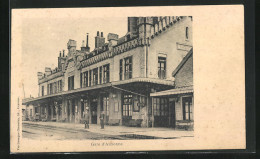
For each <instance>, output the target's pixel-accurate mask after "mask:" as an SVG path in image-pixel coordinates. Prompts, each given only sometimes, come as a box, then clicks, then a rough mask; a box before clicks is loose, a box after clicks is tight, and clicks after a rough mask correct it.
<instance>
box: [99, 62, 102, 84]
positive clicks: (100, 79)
mask: <svg viewBox="0 0 260 159" xmlns="http://www.w3.org/2000/svg"><path fill="white" fill-rule="evenodd" d="M99 84H102V66H100V67H99Z"/></svg>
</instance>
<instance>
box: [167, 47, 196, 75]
mask: <svg viewBox="0 0 260 159" xmlns="http://www.w3.org/2000/svg"><path fill="white" fill-rule="evenodd" d="M192 54H193V48H191V49H190V51H189V52H188V53H187V55H186V56H185V57H184V58H183V59H182V61H181V62H180V64H179V65H178V66H177V67H176V69H175V70H174V71H173V72H172V76H173V77H174V76H175V75H176V74H177V73H178V72H179V70H180V69H181V68H182V66H183V65H184V64H185V63H186V62H187V61H188V59H189V58H190V57H191V55H192Z"/></svg>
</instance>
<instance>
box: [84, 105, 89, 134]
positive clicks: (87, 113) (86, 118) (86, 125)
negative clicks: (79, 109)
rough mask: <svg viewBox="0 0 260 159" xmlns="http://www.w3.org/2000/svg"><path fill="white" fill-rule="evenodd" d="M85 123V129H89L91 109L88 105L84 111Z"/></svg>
mask: <svg viewBox="0 0 260 159" xmlns="http://www.w3.org/2000/svg"><path fill="white" fill-rule="evenodd" d="M84 124H85V129H89V111H88V107H86V110H85V111H84Z"/></svg>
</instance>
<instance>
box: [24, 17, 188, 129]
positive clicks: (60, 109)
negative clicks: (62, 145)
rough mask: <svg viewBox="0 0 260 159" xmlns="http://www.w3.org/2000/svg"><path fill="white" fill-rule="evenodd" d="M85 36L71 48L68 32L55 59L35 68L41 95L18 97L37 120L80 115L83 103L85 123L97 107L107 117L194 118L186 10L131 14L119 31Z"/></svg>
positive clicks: (152, 122)
mask: <svg viewBox="0 0 260 159" xmlns="http://www.w3.org/2000/svg"><path fill="white" fill-rule="evenodd" d="M88 41H89V35H87V37H86V44H84V45H82V47H81V48H80V49H79V50H77V42H76V41H75V40H71V39H70V40H69V41H68V43H67V49H68V51H67V53H65V50H63V51H61V52H60V53H59V56H58V66H57V67H56V68H54V69H51V68H48V67H46V68H45V72H38V86H39V93H38V95H39V96H38V97H36V98H30V99H24V100H23V104H25V105H33V106H34V108H35V109H36V110H37V112H39V114H40V120H41V121H54V122H71V123H81V122H82V121H83V112H84V111H85V109H86V108H87V109H89V112H90V123H91V124H99V123H100V120H99V116H100V114H101V112H103V113H105V123H106V124H109V125H126V126H140V127H174V128H175V127H176V126H178V125H179V126H180V125H182V124H181V123H193V113H192V112H193V104H192V103H193V82H192V81H193V72H192V46H193V45H192V17H190V16H174V17H169V16H167V17H129V18H128V28H127V33H126V35H125V36H123V37H119V36H118V35H117V34H115V33H109V34H108V35H107V41H106V40H105V37H104V35H103V32H99V31H97V34H96V36H95V48H93V49H92V50H91V49H90V47H89V46H88ZM186 65H188V66H186ZM187 68H189V69H187ZM183 69H184V71H183ZM183 72H184V73H183ZM183 88H184V91H183V90H182V89H183ZM187 90H188V91H187ZM167 91H168V93H167ZM169 92H170V94H169ZM172 92H174V93H172ZM171 93H172V94H171ZM186 101H188V106H185V104H186V103H187V102H186ZM182 103H184V105H183V104H182ZM183 107H184V108H183ZM186 107H187V108H186ZM188 108H189V110H188Z"/></svg>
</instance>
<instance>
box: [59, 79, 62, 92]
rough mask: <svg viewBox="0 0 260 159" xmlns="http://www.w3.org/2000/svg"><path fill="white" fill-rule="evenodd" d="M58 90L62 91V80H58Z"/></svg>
mask: <svg viewBox="0 0 260 159" xmlns="http://www.w3.org/2000/svg"><path fill="white" fill-rule="evenodd" d="M59 91H60V92H61V91H62V80H60V83H59Z"/></svg>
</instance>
